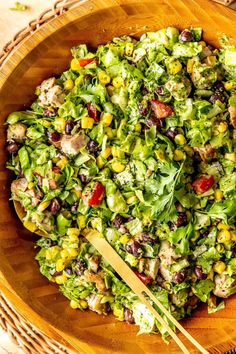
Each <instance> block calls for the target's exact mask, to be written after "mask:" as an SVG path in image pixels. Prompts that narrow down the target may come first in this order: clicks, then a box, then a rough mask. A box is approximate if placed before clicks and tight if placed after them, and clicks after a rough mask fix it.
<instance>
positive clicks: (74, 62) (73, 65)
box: [70, 58, 81, 71]
mask: <svg viewBox="0 0 236 354" xmlns="http://www.w3.org/2000/svg"><path fill="white" fill-rule="evenodd" d="M70 67H71V69H72V70H75V71H77V70H79V69H80V68H81V66H80V64H79V60H78V59H76V58H74V59H72V60H71V62H70Z"/></svg>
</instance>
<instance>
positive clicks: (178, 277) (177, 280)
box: [173, 272, 186, 284]
mask: <svg viewBox="0 0 236 354" xmlns="http://www.w3.org/2000/svg"><path fill="white" fill-rule="evenodd" d="M185 278H186V273H185V272H176V273H175V274H174V276H173V280H174V282H175V283H177V284H181V283H183V281H184V279H185Z"/></svg>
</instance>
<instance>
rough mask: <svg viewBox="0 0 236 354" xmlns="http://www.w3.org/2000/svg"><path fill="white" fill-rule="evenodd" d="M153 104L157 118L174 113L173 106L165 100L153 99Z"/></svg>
mask: <svg viewBox="0 0 236 354" xmlns="http://www.w3.org/2000/svg"><path fill="white" fill-rule="evenodd" d="M151 105H152V110H153V111H154V113H155V115H156V117H157V118H166V117H169V116H173V114H174V110H173V108H172V107H170V106H169V105H168V104H166V103H164V102H160V101H157V100H152V101H151Z"/></svg>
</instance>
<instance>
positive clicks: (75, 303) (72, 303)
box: [70, 300, 79, 310]
mask: <svg viewBox="0 0 236 354" xmlns="http://www.w3.org/2000/svg"><path fill="white" fill-rule="evenodd" d="M70 307H71V308H72V309H74V310H76V309H77V308H79V304H78V302H77V301H75V300H71V301H70Z"/></svg>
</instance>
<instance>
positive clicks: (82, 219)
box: [77, 215, 86, 229]
mask: <svg viewBox="0 0 236 354" xmlns="http://www.w3.org/2000/svg"><path fill="white" fill-rule="evenodd" d="M77 224H78V226H79V227H80V228H81V229H84V228H85V226H86V218H85V216H84V215H79V216H78V218H77Z"/></svg>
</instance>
